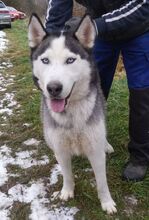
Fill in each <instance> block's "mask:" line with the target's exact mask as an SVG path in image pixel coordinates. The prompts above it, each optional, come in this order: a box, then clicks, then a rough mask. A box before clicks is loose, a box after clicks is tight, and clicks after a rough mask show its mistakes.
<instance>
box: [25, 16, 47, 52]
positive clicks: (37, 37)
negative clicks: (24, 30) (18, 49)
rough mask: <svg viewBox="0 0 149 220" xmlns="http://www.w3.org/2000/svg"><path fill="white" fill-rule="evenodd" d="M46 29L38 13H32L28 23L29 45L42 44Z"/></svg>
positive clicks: (32, 46)
mask: <svg viewBox="0 0 149 220" xmlns="http://www.w3.org/2000/svg"><path fill="white" fill-rule="evenodd" d="M46 34H47V33H46V30H45V28H44V26H43V24H42V22H41V20H40V19H39V17H38V16H37V15H36V14H32V15H31V18H30V22H29V25H28V40H29V46H30V47H31V48H34V47H36V46H38V44H40V42H41V41H42V40H43V38H44V37H45V36H46Z"/></svg>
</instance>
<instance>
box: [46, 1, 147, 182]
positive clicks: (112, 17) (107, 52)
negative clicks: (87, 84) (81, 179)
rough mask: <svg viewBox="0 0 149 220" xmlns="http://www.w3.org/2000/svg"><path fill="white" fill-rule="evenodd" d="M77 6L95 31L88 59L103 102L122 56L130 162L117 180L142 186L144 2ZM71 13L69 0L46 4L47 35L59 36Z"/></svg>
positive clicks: (144, 148)
mask: <svg viewBox="0 0 149 220" xmlns="http://www.w3.org/2000/svg"><path fill="white" fill-rule="evenodd" d="M76 2H78V3H80V4H82V5H83V6H85V7H86V8H87V11H88V12H89V13H90V14H91V16H92V18H93V21H94V24H95V27H96V30H97V38H96V41H95V46H94V49H93V54H94V58H95V61H96V63H97V66H98V69H99V74H100V78H101V87H102V89H103V93H104V95H105V98H106V99H107V98H108V95H109V91H110V88H111V84H112V81H113V77H114V73H115V69H116V65H117V62H118V58H119V55H120V52H121V54H122V56H123V61H124V66H125V69H126V74H127V82H128V88H129V137H130V140H129V143H128V150H129V154H130V158H129V161H128V162H127V164H126V166H125V169H124V170H123V173H122V178H123V179H124V180H132V181H140V180H143V179H144V177H145V175H146V172H147V168H148V166H149V0H131V1H128V0H76ZM72 11H73V0H49V6H48V10H47V17H46V23H45V27H46V30H47V32H51V31H52V32H53V31H61V30H63V28H64V26H65V23H66V22H67V21H68V20H69V19H70V18H71V17H72ZM70 24H71V22H70ZM70 26H71V25H70Z"/></svg>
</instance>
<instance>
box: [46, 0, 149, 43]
mask: <svg viewBox="0 0 149 220" xmlns="http://www.w3.org/2000/svg"><path fill="white" fill-rule="evenodd" d="M76 1H77V2H78V3H80V4H82V5H84V6H85V7H86V8H87V10H88V11H89V12H90V13H91V15H92V17H93V19H94V21H95V24H96V27H97V30H98V35H99V37H100V38H102V39H104V40H114V41H115V40H116V41H117V40H127V39H130V38H133V37H136V36H138V35H141V34H143V33H145V32H147V31H149V0H131V1H128V0H76ZM72 9H73V0H49V6H48V13H47V18H46V29H47V31H48V32H50V31H53V30H61V29H62V28H63V27H64V24H65V22H66V21H68V20H69V19H70V18H71V17H72Z"/></svg>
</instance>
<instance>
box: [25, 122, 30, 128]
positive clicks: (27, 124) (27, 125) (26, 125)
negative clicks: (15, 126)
mask: <svg viewBox="0 0 149 220" xmlns="http://www.w3.org/2000/svg"><path fill="white" fill-rule="evenodd" d="M23 126H24V127H27V128H29V127H31V124H29V123H24V124H23Z"/></svg>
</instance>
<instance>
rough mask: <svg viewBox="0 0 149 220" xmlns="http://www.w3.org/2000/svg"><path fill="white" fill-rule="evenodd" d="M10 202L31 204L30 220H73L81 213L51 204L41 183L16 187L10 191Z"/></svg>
mask: <svg viewBox="0 0 149 220" xmlns="http://www.w3.org/2000/svg"><path fill="white" fill-rule="evenodd" d="M8 195H9V198H10V201H12V200H13V201H16V202H17V201H19V202H23V203H31V214H30V216H29V219H30V220H41V219H42V220H73V219H74V215H75V214H76V213H77V212H78V211H79V210H78V209H77V208H76V207H71V208H68V207H63V206H62V207H60V208H57V207H55V205H53V206H52V205H51V204H50V200H49V199H48V198H46V188H45V186H44V184H43V183H42V182H41V181H37V182H33V183H32V184H31V186H26V185H21V184H18V185H15V186H14V187H12V188H11V189H9V191H8Z"/></svg>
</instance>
